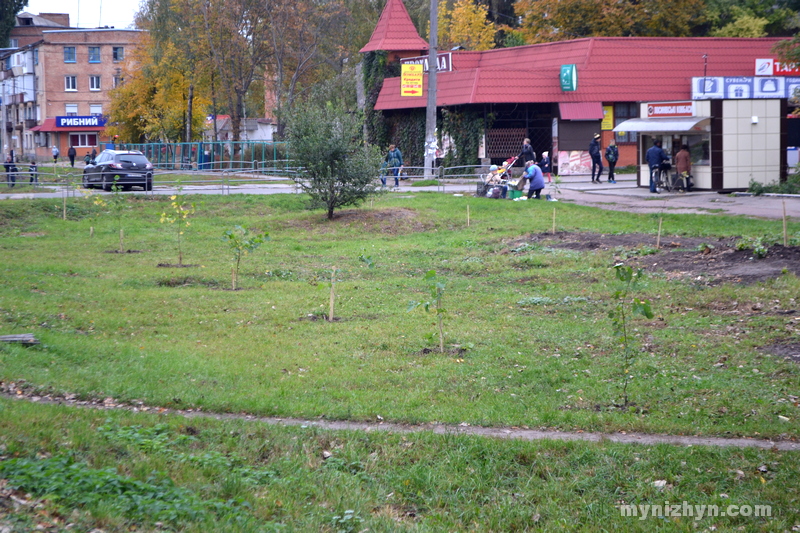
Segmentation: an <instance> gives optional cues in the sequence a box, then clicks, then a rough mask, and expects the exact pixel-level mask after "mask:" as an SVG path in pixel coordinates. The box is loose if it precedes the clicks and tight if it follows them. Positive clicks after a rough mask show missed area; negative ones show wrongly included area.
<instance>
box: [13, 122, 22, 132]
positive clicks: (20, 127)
mask: <svg viewBox="0 0 800 533" xmlns="http://www.w3.org/2000/svg"><path fill="white" fill-rule="evenodd" d="M22 127H23V124H22V122H17V123H16V124H15V125H14V129H16V130H19V131H22Z"/></svg>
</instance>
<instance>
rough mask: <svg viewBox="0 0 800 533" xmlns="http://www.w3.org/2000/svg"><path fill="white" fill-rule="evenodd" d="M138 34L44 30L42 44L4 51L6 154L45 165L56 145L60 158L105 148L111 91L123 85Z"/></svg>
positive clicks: (0, 93)
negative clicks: (12, 154)
mask: <svg viewBox="0 0 800 533" xmlns="http://www.w3.org/2000/svg"><path fill="white" fill-rule="evenodd" d="M18 19H19V17H18ZM15 29H17V28H15ZM140 33H141V32H140V30H120V29H114V28H94V29H74V28H52V27H51V28H47V29H44V28H43V29H41V38H40V39H39V40H37V41H34V42H32V43H29V44H27V45H23V46H21V47H20V48H17V49H15V50H10V51H9V50H6V51H4V52H0V98H1V99H2V105H1V106H0V113H1V115H0V116H1V117H2V128H1V129H2V132H1V133H2V146H3V151H4V153H8V152H10V151H11V150H13V151H14V154H15V155H16V156H17V157H19V158H20V159H23V158H24V159H29V158H36V159H38V160H47V159H48V158H50V157H51V150H52V147H53V146H56V147H58V149H59V151H60V153H61V155H62V156H66V154H67V151H68V149H69V148H70V147H74V148H75V149H76V151H77V152H78V157H79V158H81V157H83V155H85V154H86V153H87V152H90V151H91V150H92V149H93V148H94V149H97V150H98V151H100V150H101V149H102V146H103V144H104V143H105V142H106V141H107V140H108V139H107V138H106V137H105V135H104V131H105V117H104V113H105V112H106V111H107V109H108V105H109V103H110V97H109V91H110V90H111V89H113V88H114V87H116V86H117V85H118V84H119V83H120V82H121V80H122V78H121V76H122V67H123V64H124V62H125V61H126V58H128V56H129V54H130V52H131V51H132V50H133V48H134V47H135V46H136V43H137V40H138V37H139V35H140ZM12 35H13V33H12Z"/></svg>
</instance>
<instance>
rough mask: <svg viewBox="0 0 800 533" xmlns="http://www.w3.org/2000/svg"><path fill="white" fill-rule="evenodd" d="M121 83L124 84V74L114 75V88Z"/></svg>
mask: <svg viewBox="0 0 800 533" xmlns="http://www.w3.org/2000/svg"><path fill="white" fill-rule="evenodd" d="M120 85H122V76H120V75H116V76H114V88H115V89H116V88H117V87H119V86H120Z"/></svg>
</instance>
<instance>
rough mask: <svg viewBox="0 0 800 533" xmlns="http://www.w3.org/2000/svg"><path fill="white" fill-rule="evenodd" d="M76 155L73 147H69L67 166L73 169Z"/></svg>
mask: <svg viewBox="0 0 800 533" xmlns="http://www.w3.org/2000/svg"><path fill="white" fill-rule="evenodd" d="M77 154H78V152H76V151H75V147H74V146H70V147H69V150H67V157H69V166H71V167H72V168H75V156H76V155H77Z"/></svg>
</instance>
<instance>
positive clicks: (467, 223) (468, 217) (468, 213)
mask: <svg viewBox="0 0 800 533" xmlns="http://www.w3.org/2000/svg"><path fill="white" fill-rule="evenodd" d="M784 226H785V224H784ZM467 227H469V204H467Z"/></svg>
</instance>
